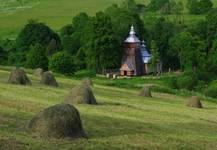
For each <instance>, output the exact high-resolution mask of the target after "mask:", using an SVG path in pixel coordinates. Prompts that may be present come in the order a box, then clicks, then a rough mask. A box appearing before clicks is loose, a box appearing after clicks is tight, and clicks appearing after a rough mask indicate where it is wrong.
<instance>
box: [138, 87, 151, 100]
mask: <svg viewBox="0 0 217 150" xmlns="http://www.w3.org/2000/svg"><path fill="white" fill-rule="evenodd" d="M139 95H140V96H143V97H152V95H151V88H150V86H144V87H143V88H142V90H141V91H140V93H139Z"/></svg>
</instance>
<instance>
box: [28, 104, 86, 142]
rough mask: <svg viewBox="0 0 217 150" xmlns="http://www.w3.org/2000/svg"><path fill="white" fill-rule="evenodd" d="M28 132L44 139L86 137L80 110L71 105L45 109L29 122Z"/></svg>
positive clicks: (59, 105) (58, 105)
mask: <svg viewBox="0 0 217 150" xmlns="http://www.w3.org/2000/svg"><path fill="white" fill-rule="evenodd" d="M28 131H30V132H35V133H37V134H39V135H40V136H43V137H55V138H64V137H72V138H79V137H86V135H85V132H84V130H83V127H82V122H81V119H80V115H79V112H78V110H77V109H76V108H75V107H73V106H72V105H69V104H57V105H55V106H51V107H49V108H46V109H44V110H43V111H42V112H40V113H38V114H37V115H36V116H35V117H33V118H32V120H31V121H30V122H29V124H28Z"/></svg>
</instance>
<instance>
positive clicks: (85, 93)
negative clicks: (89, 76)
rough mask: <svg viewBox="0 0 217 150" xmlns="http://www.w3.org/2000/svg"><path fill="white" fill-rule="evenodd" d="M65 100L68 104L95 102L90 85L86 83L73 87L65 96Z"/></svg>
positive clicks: (94, 103) (93, 103)
mask: <svg viewBox="0 0 217 150" xmlns="http://www.w3.org/2000/svg"><path fill="white" fill-rule="evenodd" d="M65 102H66V103H69V104H74V103H75V104H92V105H96V104H97V102H96V99H95V96H94V95H93V92H92V90H91V88H90V86H88V85H86V84H82V85H79V86H76V87H74V88H73V89H72V90H71V92H70V93H69V95H68V96H67V97H66V98H65Z"/></svg>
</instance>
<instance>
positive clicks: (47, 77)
mask: <svg viewBox="0 0 217 150" xmlns="http://www.w3.org/2000/svg"><path fill="white" fill-rule="evenodd" d="M41 84H44V85H48V86H54V87H58V86H59V84H58V83H57V81H56V79H55V77H54V75H53V74H52V72H50V71H46V72H44V73H43V74H42V76H41Z"/></svg>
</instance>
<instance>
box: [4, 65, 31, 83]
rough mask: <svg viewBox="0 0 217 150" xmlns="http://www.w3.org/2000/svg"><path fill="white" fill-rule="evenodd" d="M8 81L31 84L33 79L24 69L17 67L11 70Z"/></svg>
mask: <svg viewBox="0 0 217 150" xmlns="http://www.w3.org/2000/svg"><path fill="white" fill-rule="evenodd" d="M8 83H11V84H21V85H30V84H31V81H30V80H29V78H28V77H27V75H26V72H25V71H24V70H22V69H18V68H16V69H13V70H12V71H11V74H10V77H9V79H8Z"/></svg>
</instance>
